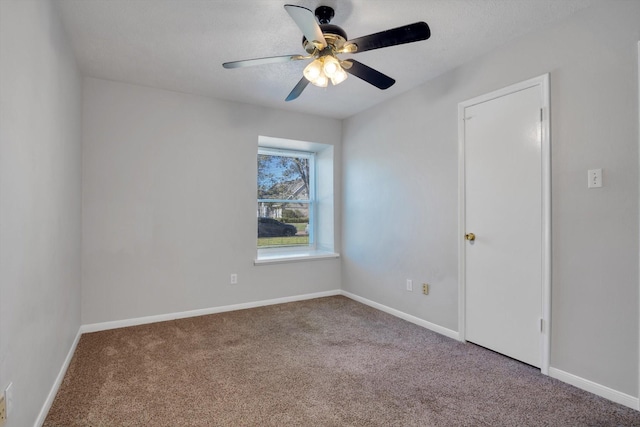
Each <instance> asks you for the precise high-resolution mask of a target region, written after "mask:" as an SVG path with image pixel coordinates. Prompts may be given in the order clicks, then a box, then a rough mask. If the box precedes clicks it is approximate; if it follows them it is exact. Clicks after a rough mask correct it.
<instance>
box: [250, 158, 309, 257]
mask: <svg viewBox="0 0 640 427" xmlns="http://www.w3.org/2000/svg"><path fill="white" fill-rule="evenodd" d="M261 154H262V155H267V156H281V157H297V158H306V159H308V160H309V199H308V200H287V199H258V204H260V203H262V202H266V203H269V202H273V203H298V204H307V205H309V210H308V212H309V244H308V245H291V246H285V245H282V246H271V247H260V248H258V254H260V253H264V254H268V253H281V252H285V253H289V252H308V251H309V250H313V251H315V250H316V243H315V238H314V235H315V233H314V230H315V227H316V222H315V218H316V205H317V203H316V153H314V152H309V151H294V150H283V149H275V148H263V147H258V155H261ZM283 209H284V207H283Z"/></svg>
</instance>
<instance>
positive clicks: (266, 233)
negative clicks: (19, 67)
mask: <svg viewBox="0 0 640 427" xmlns="http://www.w3.org/2000/svg"><path fill="white" fill-rule="evenodd" d="M297 232H298V229H297V228H296V227H294V226H293V225H291V224H285V223H284V222H280V221H277V220H275V219H273V218H265V217H260V218H258V237H288V236H295V235H296V233H297Z"/></svg>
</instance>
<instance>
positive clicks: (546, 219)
mask: <svg viewBox="0 0 640 427" xmlns="http://www.w3.org/2000/svg"><path fill="white" fill-rule="evenodd" d="M535 86H538V87H540V91H541V94H542V100H543V106H542V129H541V139H542V147H541V156H542V165H541V168H542V170H541V173H542V254H541V255H542V264H543V265H542V282H543V283H542V338H541V343H540V352H541V359H540V360H541V367H540V371H541V372H542V373H543V374H545V375H548V374H549V358H550V354H551V140H550V136H551V133H550V125H549V118H550V114H549V106H550V102H549V74H543V75H541V76H538V77H535V78H532V79H529V80H526V81H524V82H520V83H516V84H514V85H511V86H508V87H505V88H503V89H499V90H497V91H494V92H491V93H488V94H485V95H481V96H478V97H476V98H472V99H469V100H467V101H464V102H461V103H459V104H458V333H459V336H460V340H461V341H465V321H466V298H465V295H466V277H465V270H466V269H465V266H466V260H465V244H466V242H465V240H464V235H465V233H466V231H465V224H466V218H465V212H466V209H465V145H464V141H465V133H464V129H465V128H464V110H465V108H467V107H470V106H472V105H476V104H479V103H482V102H486V101H489V100H491V99H495V98H499V97H501V96H505V95H508V94H510V93H514V92H518V91H521V90H524V89H528V88H531V87H535ZM639 362H640V360H639ZM639 381H640V377H639Z"/></svg>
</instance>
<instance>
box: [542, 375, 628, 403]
mask: <svg viewBox="0 0 640 427" xmlns="http://www.w3.org/2000/svg"><path fill="white" fill-rule="evenodd" d="M549 376H550V377H551V378H555V379H558V380H560V381H563V382H565V383H567V384H571V385H572V386H574V387H578V388H580V389H582V390H585V391H588V392H589V393H593V394H595V395H598V396H600V397H604V398H605V399H609V400H611V401H612V402H616V403H619V404H621V405H624V406H628V407H629V408H632V409H636V410H638V409H640V401H639V400H638V398H637V397H633V396H630V395H628V394H625V393H622V392H620V391H617V390H614V389H612V388H609V387H605V386H603V385H601V384H598V383H595V382H593V381H590V380H587V379H584V378H582V377H579V376H577V375H574V374H570V373H568V372H565V371H562V370H560V369H557V368H551V367H550V368H549Z"/></svg>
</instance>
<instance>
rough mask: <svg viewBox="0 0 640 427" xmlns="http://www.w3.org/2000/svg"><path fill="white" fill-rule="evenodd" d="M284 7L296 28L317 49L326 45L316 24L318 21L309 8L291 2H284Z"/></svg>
mask: <svg viewBox="0 0 640 427" xmlns="http://www.w3.org/2000/svg"><path fill="white" fill-rule="evenodd" d="M284 8H285V10H286V11H287V13H288V14H289V16H291V18H292V19H293V20H294V21H295V23H296V25H297V26H298V28H300V30H301V31H302V34H304V36H305V37H306V38H307V40H309V41H310V42H312V43H313V44H314V45H316V47H317V48H318V50H322V49H324V48H325V47H327V41H326V40H325V39H324V35H323V34H322V30H321V29H320V25H318V21H317V20H316V17H315V15H314V14H313V12H312V11H311V10H309V9H307V8H306V7H302V6H295V5H292V4H285V5H284Z"/></svg>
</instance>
